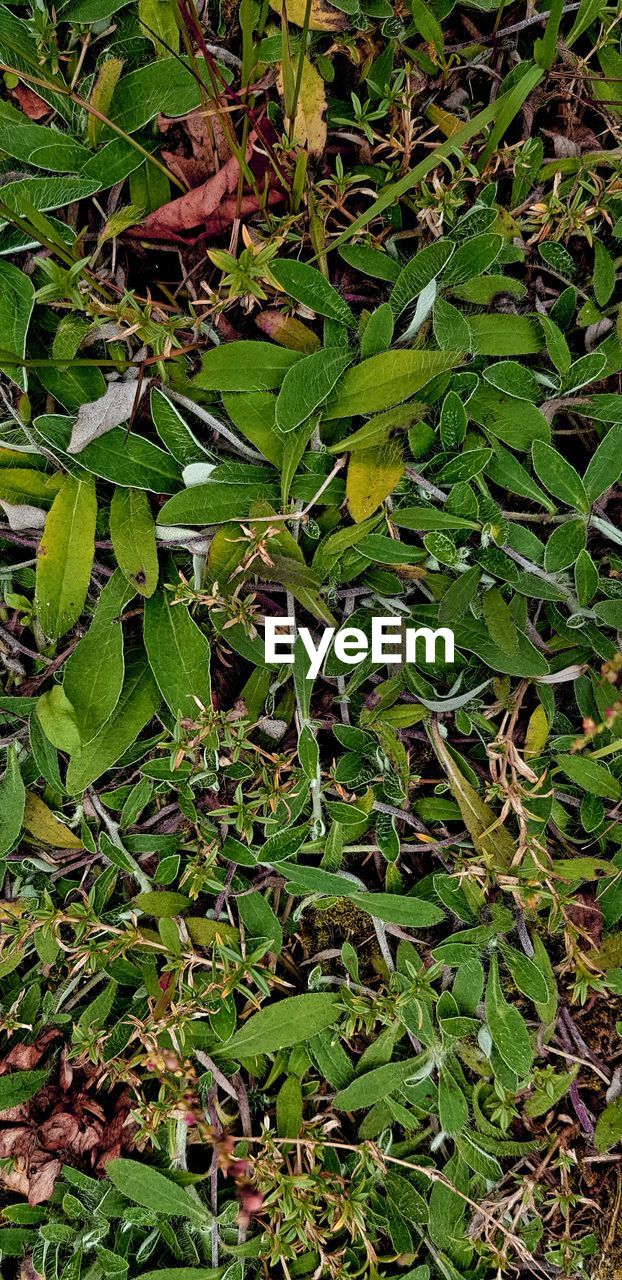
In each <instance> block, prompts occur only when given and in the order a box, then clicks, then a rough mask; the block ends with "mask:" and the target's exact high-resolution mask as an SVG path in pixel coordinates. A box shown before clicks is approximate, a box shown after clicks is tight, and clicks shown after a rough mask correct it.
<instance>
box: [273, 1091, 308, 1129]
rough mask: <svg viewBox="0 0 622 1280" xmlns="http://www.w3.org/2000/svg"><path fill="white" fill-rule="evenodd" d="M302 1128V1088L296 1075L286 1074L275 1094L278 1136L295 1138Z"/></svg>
mask: <svg viewBox="0 0 622 1280" xmlns="http://www.w3.org/2000/svg"><path fill="white" fill-rule="evenodd" d="M301 1128H302V1089H301V1087H300V1080H299V1079H298V1077H297V1076H288V1077H287V1079H286V1080H285V1081H284V1082H283V1084H282V1085H281V1088H280V1089H279V1092H278V1093H277V1095H276V1131H277V1134H278V1136H279V1138H297V1137H298V1135H299V1133H300V1130H301Z"/></svg>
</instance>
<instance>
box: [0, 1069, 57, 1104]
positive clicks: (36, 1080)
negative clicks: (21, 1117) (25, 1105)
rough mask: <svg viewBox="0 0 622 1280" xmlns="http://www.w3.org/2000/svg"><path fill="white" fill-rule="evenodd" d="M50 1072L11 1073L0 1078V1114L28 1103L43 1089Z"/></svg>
mask: <svg viewBox="0 0 622 1280" xmlns="http://www.w3.org/2000/svg"><path fill="white" fill-rule="evenodd" d="M49 1074H50V1073H49V1071H11V1072H10V1074H9V1075H5V1076H0V1113H2V1112H3V1111H8V1110H9V1108H11V1107H19V1106H20V1104H21V1103H22V1102H28V1099H29V1098H34V1096H35V1094H37V1093H38V1092H39V1090H40V1089H42V1088H43V1086H44V1084H45V1082H46V1080H47V1079H48V1076H49Z"/></svg>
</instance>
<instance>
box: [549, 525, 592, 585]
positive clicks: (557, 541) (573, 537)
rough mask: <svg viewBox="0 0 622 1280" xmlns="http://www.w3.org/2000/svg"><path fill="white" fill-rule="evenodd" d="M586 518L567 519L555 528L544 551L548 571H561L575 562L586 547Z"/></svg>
mask: <svg viewBox="0 0 622 1280" xmlns="http://www.w3.org/2000/svg"><path fill="white" fill-rule="evenodd" d="M585 539H586V527H585V520H565V521H564V523H563V524H559V525H558V526H557V528H556V529H553V532H552V533H551V535H550V537H549V540H548V542H547V544H546V549H545V552H544V567H545V569H546V571H547V573H559V572H560V571H561V570H562V569H568V568H570V565H573V564H575V562H576V560H577V558H578V556H580V554H581V552H582V551H583V550H584V548H585Z"/></svg>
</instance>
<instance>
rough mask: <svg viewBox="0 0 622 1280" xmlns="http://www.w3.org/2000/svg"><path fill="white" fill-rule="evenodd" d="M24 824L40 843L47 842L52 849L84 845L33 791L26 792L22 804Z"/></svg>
mask: <svg viewBox="0 0 622 1280" xmlns="http://www.w3.org/2000/svg"><path fill="white" fill-rule="evenodd" d="M24 826H25V828H26V830H27V831H29V832H30V834H31V836H34V838H35V840H40V841H41V843H42V844H49V845H51V846H52V847H53V848H54V849H83V848H84V845H83V843H82V841H81V839H80V837H79V836H76V835H74V833H73V831H70V830H69V827H66V826H65V824H64V822H59V820H58V818H56V817H55V816H54V814H53V813H52V810H51V809H48V807H47V805H46V804H44V803H43V800H40V799H39V796H38V795H35V793H34V791H28V792H27V793H26V804H25V806H24Z"/></svg>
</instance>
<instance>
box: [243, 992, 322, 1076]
mask: <svg viewBox="0 0 622 1280" xmlns="http://www.w3.org/2000/svg"><path fill="white" fill-rule="evenodd" d="M338 1016H339V1006H338V997H337V996H336V995H331V994H328V993H326V994H324V993H321V994H319V995H318V994H315V993H312V994H308V995H301V996H288V997H287V998H286V999H285V1000H279V1001H277V1002H276V1003H275V1004H270V1005H267V1006H265V1007H264V1008H263V1009H260V1010H259V1012H258V1013H254V1014H252V1015H251V1017H250V1018H249V1019H248V1021H247V1022H245V1023H244V1025H243V1026H242V1027H241V1028H240V1030H239V1031H236V1032H235V1034H234V1035H233V1036H232V1037H231V1039H230V1040H228V1041H227V1043H226V1044H224V1045H222V1047H221V1050H219V1052H222V1053H226V1056H227V1057H228V1058H235V1059H236V1060H237V1061H239V1060H240V1058H256V1057H257V1055H258V1054H261V1053H277V1052H278V1050H279V1049H289V1048H290V1047H291V1046H292V1045H294V1044H300V1043H302V1042H303V1041H306V1040H309V1039H310V1038H311V1037H312V1036H315V1035H317V1034H318V1032H319V1031H323V1030H324V1029H325V1028H326V1027H331V1026H333V1025H334V1023H335V1022H336V1021H337V1018H338Z"/></svg>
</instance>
